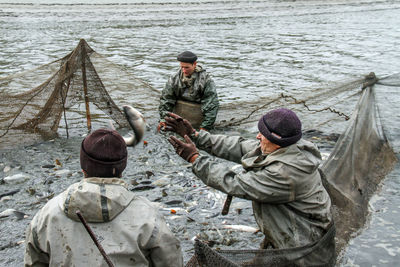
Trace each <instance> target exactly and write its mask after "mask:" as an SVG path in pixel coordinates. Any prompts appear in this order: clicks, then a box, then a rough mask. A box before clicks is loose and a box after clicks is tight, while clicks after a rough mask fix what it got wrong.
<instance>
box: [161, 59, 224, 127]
mask: <svg viewBox="0 0 400 267" xmlns="http://www.w3.org/2000/svg"><path fill="white" fill-rule="evenodd" d="M177 60H178V61H179V64H180V69H179V70H178V72H177V73H175V74H174V75H172V76H170V78H169V79H168V81H167V83H166V84H165V86H164V89H163V90H162V93H161V97H160V105H159V112H160V123H159V125H158V127H157V130H158V131H160V130H161V129H163V128H164V127H165V120H164V117H165V116H166V115H167V113H168V112H172V111H175V112H176V113H179V112H177V111H176V109H179V110H182V109H183V110H185V109H191V110H188V111H187V114H188V115H187V116H191V115H192V114H197V113H198V114H200V116H201V117H202V119H200V121H199V122H196V123H195V124H196V125H195V127H196V128H200V129H203V130H210V129H212V128H213V126H214V122H215V119H216V117H217V113H218V108H219V101H218V94H217V90H216V87H215V83H214V81H213V79H212V78H211V76H210V75H209V74H208V73H207V72H206V70H205V69H204V68H202V67H201V66H200V65H198V64H197V56H196V55H195V54H194V53H192V52H190V51H185V52H182V53H181V54H179V55H178V57H177ZM185 103H190V104H189V105H187V104H186V105H185ZM179 105H180V106H181V107H182V109H181V108H178V106H179ZM181 115H183V114H181ZM187 116H186V117H187ZM195 117H196V116H195ZM195 119H196V120H197V118H195ZM193 123H194V122H193V121H192V124H193Z"/></svg>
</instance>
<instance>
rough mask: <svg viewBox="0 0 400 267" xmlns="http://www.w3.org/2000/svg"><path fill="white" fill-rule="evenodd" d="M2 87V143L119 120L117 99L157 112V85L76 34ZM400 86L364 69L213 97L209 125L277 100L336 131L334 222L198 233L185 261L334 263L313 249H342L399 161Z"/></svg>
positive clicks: (250, 118) (246, 122) (310, 123)
mask: <svg viewBox="0 0 400 267" xmlns="http://www.w3.org/2000/svg"><path fill="white" fill-rule="evenodd" d="M43 81H44V82H43ZM35 83H38V84H35ZM39 83H40V84H39ZM0 88H1V90H0V98H1V102H0V111H1V114H0V149H4V148H10V147H12V146H13V145H16V144H19V145H20V144H29V143H34V142H36V141H40V140H46V139H49V138H54V137H55V136H57V135H64V136H65V134H66V135H67V137H68V133H70V134H73V133H74V129H75V128H81V129H82V127H85V129H88V130H89V131H90V129H91V127H92V123H100V122H104V121H105V120H107V119H110V118H111V119H112V120H113V121H115V123H116V124H117V125H118V126H121V127H125V126H126V120H125V118H124V116H123V114H122V113H121V111H120V108H119V107H120V106H121V105H122V104H129V105H132V106H134V107H135V108H137V109H138V110H140V111H141V112H142V113H143V114H144V115H145V117H146V118H152V119H153V121H156V120H157V119H158V103H159V96H160V92H159V91H158V90H156V89H154V88H152V87H151V86H150V85H148V84H147V83H145V82H143V81H142V80H140V79H138V78H136V77H135V76H134V75H132V74H131V73H129V71H127V70H126V69H125V68H124V67H121V66H118V65H116V64H114V63H112V62H111V61H109V60H107V59H106V58H104V57H103V56H101V55H100V54H98V53H96V52H95V51H93V49H91V48H90V47H89V46H88V45H87V43H86V42H85V41H84V40H81V41H80V43H79V45H78V46H77V47H76V49H74V51H72V52H71V53H70V54H68V55H67V56H65V57H64V58H62V59H59V60H56V61H54V62H52V63H50V64H47V65H43V66H41V67H39V68H37V69H35V70H32V71H29V72H25V73H22V74H18V75H13V76H10V77H6V78H2V79H0ZM32 88H33V89H32ZM399 88H400V75H399V74H395V75H390V76H388V77H384V78H380V79H378V78H377V77H375V75H374V74H373V73H371V74H369V75H367V76H366V77H362V78H359V79H354V80H352V81H343V82H341V83H335V84H330V85H326V86H321V87H318V88H304V89H302V88H297V89H296V90H295V91H293V92H276V93H275V94H274V95H269V96H268V97H260V98H258V99H257V100H255V101H248V102H245V101H242V102H240V101H238V102H235V103H223V101H221V102H222V103H221V107H220V112H219V114H218V118H217V123H216V131H218V129H225V128H229V127H231V126H235V128H241V129H245V128H249V127H254V126H255V125H256V122H257V121H258V119H259V118H260V116H261V115H263V114H264V113H265V112H266V111H268V110H271V109H273V108H276V107H282V106H283V107H287V108H290V109H292V110H294V111H295V112H296V113H297V114H298V116H299V117H300V119H301V121H302V123H303V129H304V132H305V133H307V132H310V131H311V132H313V131H314V132H318V133H324V134H327V135H329V134H334V133H336V134H338V135H339V134H340V137H339V139H338V140H337V142H336V144H335V147H334V149H333V151H332V152H331V153H330V155H329V157H328V158H327V159H326V160H325V161H324V163H323V164H322V165H321V171H322V173H323V182H324V185H325V187H326V188H327V190H328V192H329V194H330V196H331V198H332V202H333V214H334V219H335V228H334V227H333V228H331V230H330V231H328V232H327V234H326V235H325V236H324V238H323V239H322V240H320V241H319V242H316V243H315V244H310V245H309V246H306V247H301V248H295V249H285V250H214V249H211V248H210V247H208V246H207V245H206V243H203V242H202V241H200V240H198V241H196V244H195V255H194V256H193V257H192V258H191V260H190V261H189V262H188V263H187V265H186V266H213V267H214V266H297V265H299V266H304V265H307V266H326V265H332V264H333V262H334V259H332V258H323V259H321V258H320V257H318V256H319V254H321V253H320V252H321V250H323V249H327V248H331V247H332V246H335V248H336V255H340V252H341V251H342V250H343V248H345V246H346V244H347V243H348V241H349V240H350V238H352V237H353V236H354V235H356V234H357V233H358V232H359V230H360V229H362V227H364V226H365V225H366V222H367V220H368V202H369V200H370V198H371V196H372V195H373V194H374V193H376V191H377V190H378V189H379V185H380V183H381V181H382V179H383V178H384V177H385V176H386V175H387V174H388V173H389V172H390V171H391V169H392V168H393V166H394V164H395V162H396V161H397V158H398V152H399V147H400V145H399V141H398V140H400V138H399V137H400V136H399V135H400V129H399V127H398V126H397V125H396V123H394V122H396V121H400V119H396V118H398V116H399V115H398V114H400V103H397V102H396V101H397V100H396V98H391V97H390V95H393V94H398V92H399ZM21 92H22V93H21ZM127 93H132V94H134V97H133V98H132V97H131V98H130V99H129V101H130V102H129V103H125V102H124V99H123V98H122V99H121V95H124V94H127ZM118 98H119V101H118V104H116V103H115V102H114V100H115V99H118ZM113 99H114V100H113ZM232 109H234V112H232V111H233V110H232ZM394 116H397V117H394ZM15 140H18V142H15ZM335 231H336V237H335V239H334V242H333V235H334V232H335Z"/></svg>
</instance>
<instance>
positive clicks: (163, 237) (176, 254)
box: [150, 216, 183, 267]
mask: <svg viewBox="0 0 400 267" xmlns="http://www.w3.org/2000/svg"><path fill="white" fill-rule="evenodd" d="M157 221H158V224H157V225H156V227H155V228H154V230H153V233H152V241H151V247H152V248H151V252H150V259H151V262H152V265H151V266H154V267H170V266H176V267H182V266H183V255H182V249H181V245H180V242H179V240H178V239H177V238H176V237H175V236H174V234H173V233H172V232H171V230H170V229H169V228H168V226H167V224H166V223H165V221H164V218H162V217H161V216H159V218H158V219H157Z"/></svg>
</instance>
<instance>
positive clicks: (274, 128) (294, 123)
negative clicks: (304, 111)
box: [258, 108, 302, 147]
mask: <svg viewBox="0 0 400 267" xmlns="http://www.w3.org/2000/svg"><path fill="white" fill-rule="evenodd" d="M258 130H259V131H260V133H261V134H262V135H264V136H265V137H266V138H267V139H268V140H269V141H270V142H272V143H274V144H277V145H279V146H281V147H286V146H290V145H292V144H294V143H296V142H297V141H299V140H300V138H301V135H302V134H301V121H300V120H299V118H298V117H297V115H296V113H294V112H293V111H291V110H289V109H286V108H278V109H274V110H271V111H269V112H268V113H267V114H265V115H264V116H262V117H261V118H260V120H259V121H258Z"/></svg>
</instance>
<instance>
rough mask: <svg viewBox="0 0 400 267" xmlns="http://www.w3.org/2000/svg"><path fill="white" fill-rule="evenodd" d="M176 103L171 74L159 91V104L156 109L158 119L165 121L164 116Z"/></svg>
mask: <svg viewBox="0 0 400 267" xmlns="http://www.w3.org/2000/svg"><path fill="white" fill-rule="evenodd" d="M175 103H176V95H175V92H174V86H173V76H171V77H170V78H169V79H168V81H167V83H166V84H165V86H164V89H163V90H162V92H161V97H160V105H159V107H158V111H159V113H160V121H165V120H164V117H165V116H166V115H167V113H168V112H171V111H172V109H173V108H174V106H175Z"/></svg>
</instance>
